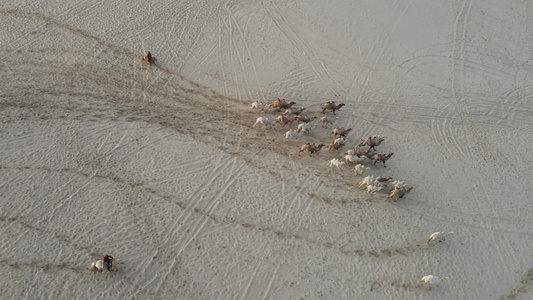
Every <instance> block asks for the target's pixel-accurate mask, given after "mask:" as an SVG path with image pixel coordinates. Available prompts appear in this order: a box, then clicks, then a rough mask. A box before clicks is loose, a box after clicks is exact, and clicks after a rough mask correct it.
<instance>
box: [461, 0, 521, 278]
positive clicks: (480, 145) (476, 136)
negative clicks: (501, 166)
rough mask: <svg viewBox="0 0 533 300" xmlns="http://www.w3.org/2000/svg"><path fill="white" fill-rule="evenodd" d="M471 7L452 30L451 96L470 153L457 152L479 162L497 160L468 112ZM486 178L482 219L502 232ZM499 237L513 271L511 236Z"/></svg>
mask: <svg viewBox="0 0 533 300" xmlns="http://www.w3.org/2000/svg"><path fill="white" fill-rule="evenodd" d="M471 8H472V1H471V0H465V1H463V3H462V5H461V8H460V10H459V13H458V15H457V18H456V19H455V23H454V26H453V33H452V49H451V73H450V76H451V93H452V94H451V99H452V102H453V104H454V106H455V109H456V112H457V114H458V115H459V116H460V118H461V120H462V127H463V129H464V136H463V138H464V140H465V144H466V146H467V152H466V153H465V152H463V151H462V147H460V145H459V144H458V143H456V144H455V145H454V146H455V147H456V148H457V150H458V151H460V153H461V154H462V155H463V157H468V158H471V159H474V160H478V161H480V158H479V155H481V156H483V157H484V158H486V159H492V160H493V161H496V160H497V158H498V157H497V156H496V155H495V154H494V153H493V151H494V150H493V147H491V146H490V145H489V144H488V143H487V141H486V140H484V139H483V138H482V136H481V135H480V133H479V131H478V129H477V128H476V127H475V126H474V125H473V124H472V122H471V120H470V116H469V112H468V105H467V102H466V101H467V99H466V97H467V96H466V95H465V86H464V84H465V82H464V81H465V74H464V63H465V45H466V40H467V28H468V22H469V18H468V17H469V15H470V11H471ZM483 178H484V177H483V176H482V174H479V176H476V177H475V178H474V179H473V180H475V181H477V182H478V184H479V186H481V187H482V188H481V189H482V190H483V195H478V194H477V192H476V190H475V189H473V190H472V193H473V198H474V199H475V201H476V203H477V205H478V210H479V212H480V213H481V216H482V219H483V221H484V223H485V224H486V226H487V228H489V229H492V224H495V225H496V226H497V227H499V229H500V231H503V226H502V223H501V222H500V221H499V220H494V219H491V218H490V217H489V216H488V215H487V214H486V212H485V211H487V210H489V211H491V212H492V215H498V214H497V212H496V209H495V207H494V205H493V204H492V203H493V202H494V201H497V200H498V199H493V197H491V195H489V194H488V192H487V191H488V190H490V187H495V186H498V184H497V183H495V182H494V183H491V185H490V187H489V185H488V183H487V182H485V181H483V180H482V179H483ZM490 235H491V238H492V240H493V244H494V245H500V244H499V243H497V242H496V241H497V239H498V238H497V237H496V235H495V231H493V230H491V231H490ZM499 238H500V239H503V240H504V242H505V244H506V245H507V247H508V248H509V249H507V250H505V251H504V250H502V249H500V247H498V248H497V249H496V251H497V252H498V258H499V259H500V261H501V265H502V266H504V267H505V270H506V274H512V271H511V270H510V268H511V267H512V268H514V269H515V268H518V267H519V266H520V262H519V260H518V258H517V257H516V256H515V255H514V252H513V247H512V245H511V243H510V241H509V238H508V237H506V236H502V235H499ZM503 253H511V257H512V259H513V262H514V266H509V264H508V263H506V261H505V259H504V257H505V256H504V255H503Z"/></svg>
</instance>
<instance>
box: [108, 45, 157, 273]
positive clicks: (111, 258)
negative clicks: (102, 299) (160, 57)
mask: <svg viewBox="0 0 533 300" xmlns="http://www.w3.org/2000/svg"><path fill="white" fill-rule="evenodd" d="M149 53H150V52H148V54H149ZM114 260H115V259H114V258H113V256H111V255H104V266H105V267H106V268H107V270H108V271H109V272H111V268H112V267H113V261H114Z"/></svg>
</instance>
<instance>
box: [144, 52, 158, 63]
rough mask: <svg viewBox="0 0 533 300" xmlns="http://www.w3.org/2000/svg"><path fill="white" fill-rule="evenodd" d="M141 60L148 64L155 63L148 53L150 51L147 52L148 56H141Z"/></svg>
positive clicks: (154, 59)
mask: <svg viewBox="0 0 533 300" xmlns="http://www.w3.org/2000/svg"><path fill="white" fill-rule="evenodd" d="M142 59H143V61H145V62H147V63H149V64H155V62H156V61H157V59H156V58H155V57H153V56H152V53H150V51H148V54H146V55H143V57H142Z"/></svg>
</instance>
